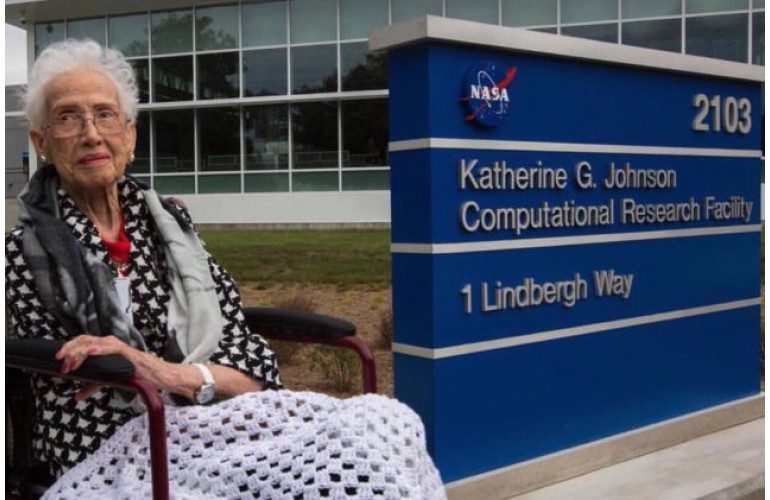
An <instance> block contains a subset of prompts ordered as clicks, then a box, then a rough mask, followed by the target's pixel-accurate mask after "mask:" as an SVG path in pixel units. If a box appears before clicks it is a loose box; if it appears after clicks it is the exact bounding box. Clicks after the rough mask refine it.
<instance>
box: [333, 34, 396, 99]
mask: <svg viewBox="0 0 770 500" xmlns="http://www.w3.org/2000/svg"><path fill="white" fill-rule="evenodd" d="M368 45H369V44H368V43H366V42H361V43H343V44H340V57H341V58H342V90H369V89H386V88H388V66H387V61H388V58H387V55H386V54H385V53H373V52H369V50H368V49H369V47H368Z"/></svg>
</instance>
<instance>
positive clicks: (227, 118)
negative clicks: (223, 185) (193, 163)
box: [198, 108, 241, 189]
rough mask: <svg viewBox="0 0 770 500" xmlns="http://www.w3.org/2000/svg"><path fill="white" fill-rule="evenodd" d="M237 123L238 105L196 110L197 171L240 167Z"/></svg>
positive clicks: (239, 125)
mask: <svg viewBox="0 0 770 500" xmlns="http://www.w3.org/2000/svg"><path fill="white" fill-rule="evenodd" d="M240 127H241V122H240V116H239V113H238V108H203V109H199V110H198V144H199V147H200V158H199V159H200V170H201V171H204V172H211V171H223V170H240V169H241V144H240V132H239V129H240ZM239 189H240V188H239Z"/></svg>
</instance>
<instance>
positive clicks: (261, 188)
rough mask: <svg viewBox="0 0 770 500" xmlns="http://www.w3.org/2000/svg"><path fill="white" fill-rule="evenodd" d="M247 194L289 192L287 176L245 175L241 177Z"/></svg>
mask: <svg viewBox="0 0 770 500" xmlns="http://www.w3.org/2000/svg"><path fill="white" fill-rule="evenodd" d="M243 182H244V186H243V188H244V191H246V192H247V193H275V192H285V191H288V190H289V174H272V173H270V174H246V175H245V176H244V177H243Z"/></svg>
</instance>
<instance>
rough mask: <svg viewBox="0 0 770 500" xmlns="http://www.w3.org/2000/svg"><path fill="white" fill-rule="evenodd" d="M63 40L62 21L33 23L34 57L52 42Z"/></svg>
mask: <svg viewBox="0 0 770 500" xmlns="http://www.w3.org/2000/svg"><path fill="white" fill-rule="evenodd" d="M62 40H64V23H63V22H61V21H53V22H49V23H37V24H36V25H35V57H37V56H39V55H40V53H41V52H43V50H44V49H45V48H46V47H48V46H49V45H51V44H52V43H56V42H60V41H62Z"/></svg>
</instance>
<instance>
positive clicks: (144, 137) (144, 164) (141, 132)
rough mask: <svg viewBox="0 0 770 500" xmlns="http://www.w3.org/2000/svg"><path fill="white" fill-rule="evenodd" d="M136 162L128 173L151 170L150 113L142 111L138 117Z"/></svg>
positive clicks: (135, 149)
mask: <svg viewBox="0 0 770 500" xmlns="http://www.w3.org/2000/svg"><path fill="white" fill-rule="evenodd" d="M134 156H135V157H136V158H135V159H134V163H132V164H131V166H130V167H129V169H128V173H130V174H137V173H149V172H150V114H149V112H148V111H142V112H141V113H139V115H138V116H137V118H136V147H135V148H134Z"/></svg>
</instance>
